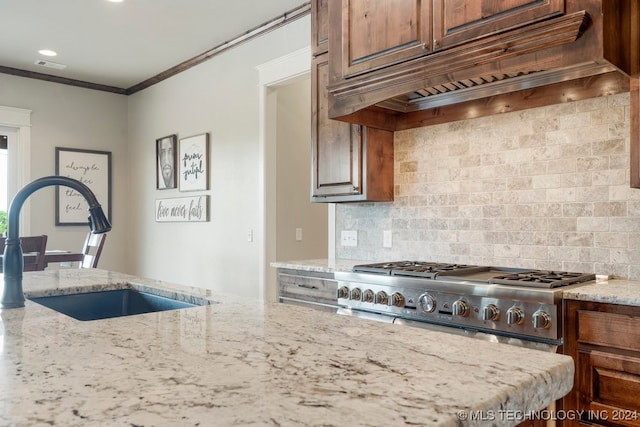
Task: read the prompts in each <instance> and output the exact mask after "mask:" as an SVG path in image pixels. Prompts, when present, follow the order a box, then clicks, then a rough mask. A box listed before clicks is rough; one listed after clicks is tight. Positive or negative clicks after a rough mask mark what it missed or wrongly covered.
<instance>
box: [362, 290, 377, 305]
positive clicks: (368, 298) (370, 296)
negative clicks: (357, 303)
mask: <svg viewBox="0 0 640 427" xmlns="http://www.w3.org/2000/svg"><path fill="white" fill-rule="evenodd" d="M375 299H376V295H375V294H374V293H373V291H372V290H371V289H367V290H366V291H364V296H363V298H362V300H363V301H364V302H371V303H373V302H374V301H375Z"/></svg>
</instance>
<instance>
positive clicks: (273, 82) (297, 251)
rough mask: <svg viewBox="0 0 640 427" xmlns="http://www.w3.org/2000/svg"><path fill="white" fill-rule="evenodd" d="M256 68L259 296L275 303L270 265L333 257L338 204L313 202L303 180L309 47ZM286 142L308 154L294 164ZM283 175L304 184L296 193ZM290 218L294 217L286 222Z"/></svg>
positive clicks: (307, 139)
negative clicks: (282, 182)
mask: <svg viewBox="0 0 640 427" xmlns="http://www.w3.org/2000/svg"><path fill="white" fill-rule="evenodd" d="M257 69H258V73H259V80H260V81H259V87H260V106H261V107H260V128H261V130H260V135H261V137H260V150H261V152H260V158H261V162H260V166H261V168H262V171H261V174H260V175H261V176H263V177H264V182H263V186H262V189H261V197H260V217H261V218H262V221H263V222H262V224H261V227H260V241H261V243H262V248H261V250H260V269H259V274H260V277H259V280H258V295H259V297H260V298H261V299H265V300H267V301H276V299H277V275H276V270H275V268H273V267H271V263H272V262H274V261H287V260H301V259H308V258H309V257H313V258H330V257H331V256H332V250H331V245H332V243H331V242H332V239H331V235H332V232H331V231H330V230H331V229H332V228H333V227H334V225H333V224H334V222H333V221H334V220H333V215H332V214H331V212H332V208H333V206H332V205H329V204H312V203H311V202H310V191H311V184H310V183H309V184H308V185H307V184H304V181H302V180H305V179H306V180H310V176H311V172H310V171H311V161H310V159H311V154H310V150H311V119H310V115H309V116H304V115H303V114H298V113H301V112H300V111H294V110H295V109H301V110H302V109H304V112H303V113H305V114H307V113H308V114H310V112H311V98H310V96H311V91H310V69H311V49H310V47H306V48H304V49H300V50H298V51H295V52H292V53H291V54H289V55H285V56H283V57H280V58H276V59H274V60H272V61H269V62H267V63H265V64H262V65H259V66H258V67H257ZM298 85H300V86H298ZM288 86H289V87H288ZM307 97H308V98H307ZM294 105H296V106H295V107H294ZM278 123H280V132H279V131H278V129H279V128H278ZM282 128H284V129H282ZM281 137H282V138H281ZM286 140H289V143H292V144H297V145H296V147H297V148H296V151H297V150H298V149H299V150H306V151H305V152H306V154H299V153H298V154H297V157H295V160H290V155H292V154H291V153H288V152H286V150H287V148H286V144H287V142H286ZM279 144H285V145H283V146H281V147H280V155H278V146H279ZM300 168H304V170H302V169H300ZM278 176H280V179H283V180H289V181H294V180H301V181H302V184H301V185H300V187H299V189H298V188H296V189H295V190H293V189H289V188H290V187H289V186H288V185H286V186H285V185H283V187H282V188H280V186H279V185H278ZM307 182H310V181H307ZM304 187H306V188H304ZM289 191H291V192H295V193H296V196H293V194H287V193H288V192H289ZM283 193H284V194H283ZM307 209H313V210H315V211H321V213H320V216H316V213H315V212H314V213H313V214H311V213H308V211H307ZM283 215H285V216H283ZM288 215H292V216H293V217H294V218H293V219H291V220H290V221H284V220H283V218H286V216H288ZM311 218H313V219H311ZM307 219H308V220H309V221H307ZM303 220H304V221H303ZM298 221H300V222H298ZM278 223H280V224H281V225H280V227H278ZM298 229H301V230H298ZM319 234H324V236H325V237H326V238H319V239H317V240H315V239H314V238H313V236H315V235H319ZM299 238H301V239H299ZM314 240H315V241H314ZM327 242H328V243H327ZM303 247H304V249H303ZM312 254H313V255H312Z"/></svg>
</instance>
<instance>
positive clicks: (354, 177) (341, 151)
mask: <svg viewBox="0 0 640 427" xmlns="http://www.w3.org/2000/svg"><path fill="white" fill-rule="evenodd" d="M328 79H329V70H328V63H327V55H321V56H319V57H317V58H315V59H314V60H313V61H312V64H311V87H312V93H311V102H312V114H311V117H312V120H311V121H312V126H311V141H312V153H311V163H312V164H311V168H312V173H311V186H312V188H311V200H312V201H313V202H348V201H390V200H393V132H390V131H385V130H379V129H369V128H367V127H366V126H360V125H352V124H350V123H345V122H341V121H337V120H330V119H329V117H328V112H327V110H328V96H327V82H328Z"/></svg>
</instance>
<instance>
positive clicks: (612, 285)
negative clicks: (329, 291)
mask: <svg viewBox="0 0 640 427" xmlns="http://www.w3.org/2000/svg"><path fill="white" fill-rule="evenodd" d="M367 262H371V261H362V260H349V259H335V260H331V259H308V260H299V261H286V262H274V263H272V264H271V265H272V266H273V267H276V268H288V269H293V270H301V271H315V272H327V273H333V272H336V271H351V269H352V268H353V266H354V265H356V264H364V263H367ZM563 298H564V299H572V300H582V301H594V302H603V303H609V304H620V305H630V306H639V307H640V281H634V280H625V279H609V278H607V277H606V276H597V280H596V281H595V282H593V283H589V284H585V285H582V286H577V287H576V286H572V287H571V288H569V289H567V290H566V291H564V292H563Z"/></svg>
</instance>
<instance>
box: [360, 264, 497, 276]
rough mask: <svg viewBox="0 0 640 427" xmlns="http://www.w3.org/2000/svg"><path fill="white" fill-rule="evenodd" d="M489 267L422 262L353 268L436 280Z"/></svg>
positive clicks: (361, 271) (368, 265)
mask: <svg viewBox="0 0 640 427" xmlns="http://www.w3.org/2000/svg"><path fill="white" fill-rule="evenodd" d="M486 269H487V267H480V266H476V265H466V264H447V263H437V262H421V261H394V262H380V263H374V264H362V265H356V266H354V267H353V271H354V272H360V273H376V274H387V275H394V276H411V277H425V278H429V279H434V278H436V277H437V276H438V275H439V274H442V275H447V276H453V275H463V274H468V273H474V272H477V271H483V270H486Z"/></svg>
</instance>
